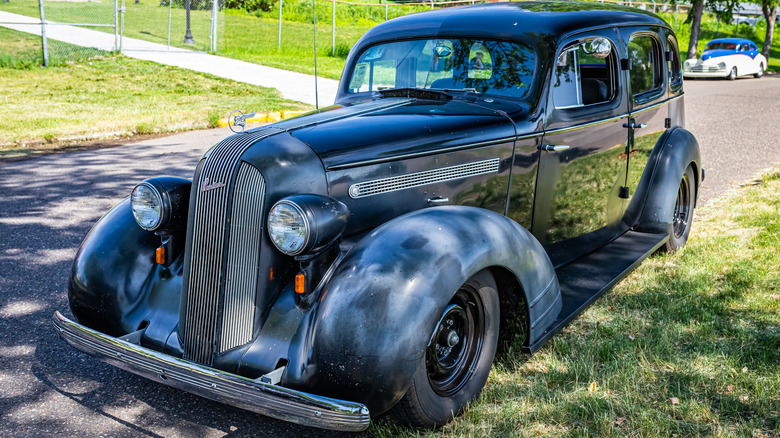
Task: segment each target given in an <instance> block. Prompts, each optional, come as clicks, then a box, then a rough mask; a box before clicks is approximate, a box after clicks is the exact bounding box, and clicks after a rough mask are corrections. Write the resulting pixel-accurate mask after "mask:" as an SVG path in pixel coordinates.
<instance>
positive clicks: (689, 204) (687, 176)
mask: <svg viewBox="0 0 780 438" xmlns="http://www.w3.org/2000/svg"><path fill="white" fill-rule="evenodd" d="M695 184H696V179H695V178H694V175H693V168H692V167H691V166H688V168H687V169H685V173H684V174H683V177H682V180H681V181H680V186H679V187H678V188H677V199H676V200H675V203H674V216H673V217H672V231H671V232H670V233H669V240H667V241H666V244H665V246H664V248H663V249H664V250H666V251H667V252H674V251H677V250H678V249H680V248H682V247H683V246H685V242H687V241H688V235H689V234H690V233H691V224H692V223H693V208H694V203H695V200H696V187H695Z"/></svg>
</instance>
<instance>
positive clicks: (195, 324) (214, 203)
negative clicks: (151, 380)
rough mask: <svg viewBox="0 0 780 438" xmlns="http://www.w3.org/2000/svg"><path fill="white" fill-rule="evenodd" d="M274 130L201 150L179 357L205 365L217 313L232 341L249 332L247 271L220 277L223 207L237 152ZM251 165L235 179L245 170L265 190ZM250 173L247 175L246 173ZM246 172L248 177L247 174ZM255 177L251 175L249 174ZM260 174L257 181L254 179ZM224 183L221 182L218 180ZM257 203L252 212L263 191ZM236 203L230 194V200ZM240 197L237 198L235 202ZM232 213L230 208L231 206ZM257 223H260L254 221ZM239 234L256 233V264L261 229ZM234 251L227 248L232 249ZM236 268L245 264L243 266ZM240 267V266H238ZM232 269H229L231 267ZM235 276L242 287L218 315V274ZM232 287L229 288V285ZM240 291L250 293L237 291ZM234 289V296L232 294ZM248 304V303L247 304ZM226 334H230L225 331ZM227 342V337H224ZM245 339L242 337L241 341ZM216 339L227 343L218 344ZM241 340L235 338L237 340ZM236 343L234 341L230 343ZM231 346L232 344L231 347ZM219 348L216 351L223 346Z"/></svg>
mask: <svg viewBox="0 0 780 438" xmlns="http://www.w3.org/2000/svg"><path fill="white" fill-rule="evenodd" d="M277 132H279V130H276V129H267V130H264V131H261V132H256V133H253V134H248V135H240V136H238V135H237V136H233V137H229V138H228V139H226V140H224V141H223V142H221V143H219V144H218V145H216V146H214V148H212V149H211V150H210V151H209V152H208V153H207V154H206V156H205V158H204V160H205V161H204V163H203V166H202V168H201V171H200V173H199V174H197V175H195V180H194V181H193V184H195V185H196V195H195V196H194V198H195V199H193V201H194V202H195V208H194V216H193V217H192V218H191V220H192V221H193V228H192V243H191V245H190V247H191V250H190V254H185V256H186V257H188V258H189V265H188V266H189V269H188V271H189V272H186V271H185V273H184V275H185V280H186V285H187V286H186V290H184V291H183V293H184V294H185V304H184V307H185V308H184V309H183V310H184V318H183V320H182V321H181V325H180V333H179V335H180V338H181V339H182V340H183V341H184V357H185V359H189V360H192V361H195V362H199V363H202V364H205V365H212V364H213V359H214V353H215V351H217V347H218V345H217V342H218V341H219V340H218V339H217V334H218V330H219V327H220V317H222V318H225V319H226V320H227V321H228V324H223V327H224V328H225V330H227V332H228V333H231V334H232V333H233V332H237V333H239V334H240V335H239V336H236V337H235V338H233V339H234V341H231V342H238V340H240V339H246V340H247V341H248V340H249V339H248V338H246V333H247V332H248V333H249V336H250V337H251V333H252V329H253V327H252V324H253V318H249V319H248V320H245V319H243V318H245V317H246V315H252V316H253V315H254V304H255V303H254V296H255V293H256V280H254V282H247V281H246V278H247V275H245V274H238V275H237V276H235V277H231V276H232V275H235V274H234V273H233V274H229V275H231V276H228V277H225V275H226V273H225V272H223V266H224V265H225V247H226V246H228V247H229V245H230V244H229V243H227V242H226V239H227V238H228V235H229V233H228V231H229V230H228V229H227V228H228V226H229V224H230V217H229V216H228V208H229V205H230V187H235V186H236V184H234V183H233V181H232V178H233V175H234V173H236V172H235V171H236V166H237V165H238V163H239V159H240V157H241V155H242V154H243V153H244V152H245V151H246V150H247V149H248V148H249V146H251V145H252V144H254V143H255V142H257V141H258V140H260V139H262V138H265V137H268V136H270V135H273V134H275V133H277ZM246 166H248V167H249V168H250V169H252V170H253V171H254V174H252V172H251V171H249V170H243V168H242V169H239V172H238V174H237V175H236V178H237V179H240V178H241V175H242V172H243V174H244V175H245V176H244V178H245V179H246V183H247V184H250V185H251V184H259V186H258V187H259V188H260V189H261V193H262V195H263V196H264V194H265V182H264V180H263V178H262V175H260V172H258V171H257V169H255V168H254V167H252V166H250V165H246ZM250 174H252V175H250ZM247 178H249V179H247ZM252 178H254V179H252ZM258 178H259V181H258ZM223 185H224V186H223ZM236 196H237V197H238V198H242V199H244V201H242V202H246V200H247V198H248V195H246V194H243V195H242V194H241V190H237V191H236ZM257 201H258V200H257V199H253V200H252V202H257ZM259 202H260V205H255V206H254V207H249V208H250V209H251V210H252V212H254V213H256V212H257V210H258V209H260V211H262V197H261V198H260V200H259ZM234 203H235V200H234ZM239 203H240V202H239ZM246 208H247V207H242V206H235V205H234V207H233V211H238V212H239V215H242V214H243V215H247V217H248V216H249V215H251V214H253V213H245V212H244V211H245V210H246ZM231 213H232V212H231ZM254 219H255V220H257V221H262V215H261V214H256V215H255V216H254ZM257 226H258V227H260V226H261V224H260V223H258V224H257ZM238 235H239V237H238V239H242V238H243V239H250V238H252V236H254V237H255V241H254V244H255V245H257V247H258V250H257V252H258V254H257V255H256V256H255V257H254V258H253V259H252V258H251V257H250V259H252V260H254V267H255V269H256V268H257V260H258V257H259V245H260V242H259V241H260V234H259V232H255V231H252V232H251V233H249V234H247V233H243V232H241V231H238ZM232 253H234V251H231V254H232ZM242 255H243V254H236V255H234V256H233V257H236V256H238V257H241V256H242ZM241 269H248V268H246V267H242V268H241ZM241 269H239V271H240V270H241ZM231 272H232V271H231ZM236 278H239V279H242V280H239V281H238V283H243V285H239V287H240V288H241V290H240V293H238V292H231V294H232V295H231V298H229V299H228V300H227V302H226V303H224V304H226V305H227V306H226V307H228V308H229V309H231V310H229V311H223V314H222V315H220V312H219V305H220V298H221V295H222V294H221V292H222V290H221V289H222V287H221V285H222V284H223V280H225V279H228V280H229V281H230V282H231V283H232V282H233V280H235V279H236ZM245 287H251V289H243V288H245ZM232 290H233V289H231V291H232ZM241 294H251V296H249V295H241ZM237 295H238V298H237V297H236V296H237ZM239 305H240V306H246V307H242V308H241V309H240V312H239V314H238V315H235V316H232V315H230V314H229V312H231V311H236V306H239ZM247 307H248V308H249V309H247ZM237 319H240V320H241V321H242V324H249V328H248V329H246V328H242V329H240V330H237V329H235V321H236V320H237ZM228 339H231V338H230V337H228ZM226 342H227V341H226ZM244 342H246V341H244ZM221 345H229V343H227V344H221ZM236 345H240V344H236ZM234 346H235V345H234ZM231 348H232V347H231ZM222 350H223V349H222V348H219V351H222Z"/></svg>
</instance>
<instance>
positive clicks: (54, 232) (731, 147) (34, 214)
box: [0, 78, 780, 437]
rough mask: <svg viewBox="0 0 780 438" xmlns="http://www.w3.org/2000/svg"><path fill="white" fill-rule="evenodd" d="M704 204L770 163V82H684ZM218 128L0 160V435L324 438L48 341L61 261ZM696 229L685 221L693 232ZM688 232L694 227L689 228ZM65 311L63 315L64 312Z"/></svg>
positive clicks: (776, 88) (777, 127)
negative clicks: (145, 183) (143, 183)
mask: <svg viewBox="0 0 780 438" xmlns="http://www.w3.org/2000/svg"><path fill="white" fill-rule="evenodd" d="M685 89H686V113H687V120H688V128H689V129H690V130H691V131H693V133H694V134H695V135H696V137H697V138H698V140H699V143H700V144H701V146H702V153H703V162H704V166H705V168H706V169H707V180H706V182H705V185H704V189H703V191H702V199H703V200H705V201H706V200H709V199H712V198H714V197H717V196H719V195H721V194H723V193H724V192H725V191H726V190H728V189H729V188H731V187H733V186H734V185H735V183H736V182H739V181H746V180H749V179H750V178H752V177H754V176H755V175H757V173H758V172H760V171H761V170H763V169H767V168H770V167H772V166H773V165H776V164H777V163H778V162H780V149H778V146H777V143H778V139H780V121H779V119H780V118H778V115H780V111H778V107H777V105H778V103H779V102H780V79H776V78H764V79H761V80H749V79H742V80H737V81H735V82H726V81H689V82H686V84H685ZM228 133H229V132H228V131H226V130H212V131H198V132H188V133H184V134H178V135H171V136H168V137H163V138H157V139H152V140H148V141H142V142H139V143H135V144H130V145H125V146H122V147H117V148H109V149H100V150H90V151H81V152H73V153H67V154H54V155H47V156H41V157H36V158H32V159H29V160H26V161H19V162H13V163H6V164H0V436H112V437H116V436H153V437H157V436H165V437H177V436H187V437H201V436H202V437H217V436H220V437H221V436H230V437H242V436H332V435H335V434H332V433H329V432H325V431H319V430H314V429H308V428H304V427H298V426H295V425H290V424H287V423H283V422H279V421H275V420H272V419H269V418H266V417H262V416H260V415H255V414H251V413H247V412H244V411H241V410H238V409H233V408H230V407H227V406H224V405H221V404H218V403H213V402H211V401H208V400H205V399H202V398H199V397H196V396H193V395H190V394H187V393H184V392H181V391H178V390H175V389H171V388H168V387H166V386H163V385H161V384H158V383H156V382H152V381H148V380H146V379H143V378H140V377H136V376H133V375H131V374H129V373H126V372H124V371H121V370H119V369H116V368H114V367H111V366H108V365H105V364H103V363H101V362H99V361H97V360H95V359H93V358H92V357H90V356H87V355H85V354H82V353H80V352H78V351H76V350H74V349H73V348H71V347H69V346H68V345H66V344H65V343H64V342H63V341H62V340H60V339H59V337H58V336H57V335H56V334H55V332H54V330H53V327H52V323H51V319H52V314H53V313H54V311H55V310H67V309H68V304H67V300H66V296H65V291H66V281H67V277H68V272H69V270H70V266H71V261H72V259H73V257H74V255H75V252H76V249H77V248H78V246H79V244H80V242H81V240H82V239H83V238H84V236H85V235H86V233H87V232H88V231H89V229H90V227H91V226H92V224H93V223H94V222H95V221H96V220H97V219H98V218H99V217H100V215H101V214H103V213H104V212H105V211H107V210H108V209H109V208H111V206H113V205H114V204H116V203H117V202H118V201H119V200H120V199H122V198H123V197H125V196H127V195H128V194H129V192H130V190H131V189H132V187H133V186H134V185H135V184H136V183H137V182H138V181H140V180H142V179H144V178H147V177H150V176H154V175H160V174H168V175H179V176H184V177H190V176H191V175H192V171H193V168H194V165H195V162H196V160H197V159H198V157H200V155H201V154H202V153H203V151H204V150H205V149H207V148H208V147H209V146H211V145H213V144H214V143H216V142H217V141H218V140H219V139H221V138H223V137H224V136H226V135H227V134H228ZM694 227H695V225H694ZM694 233H695V228H694ZM66 313H68V314H69V312H66Z"/></svg>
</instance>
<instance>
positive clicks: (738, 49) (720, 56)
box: [683, 38, 767, 81]
mask: <svg viewBox="0 0 780 438" xmlns="http://www.w3.org/2000/svg"><path fill="white" fill-rule="evenodd" d="M766 66H767V62H766V58H764V55H762V54H761V52H760V51H759V50H758V47H757V46H756V43H754V42H753V41H750V40H748V39H744V38H720V39H716V40H712V41H710V42H709V43H707V46H705V47H704V51H703V52H702V54H701V57H700V58H699V59H688V60H686V61H685V63H684V64H683V75H684V76H685V77H686V78H726V79H728V80H731V81H733V80H734V79H736V78H737V76H744V75H753V77H756V78H760V77H761V76H763V75H764V69H765V68H766Z"/></svg>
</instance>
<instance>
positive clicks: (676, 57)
mask: <svg viewBox="0 0 780 438" xmlns="http://www.w3.org/2000/svg"><path fill="white" fill-rule="evenodd" d="M666 42H667V46H668V47H669V57H668V58H667V59H666V68H667V70H668V71H669V88H671V89H672V90H673V91H677V90H678V89H679V88H680V86H681V85H682V66H681V63H680V51H679V49H678V48H677V41H675V39H674V37H673V36H670V37H669V39H668V40H667V41H666Z"/></svg>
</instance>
